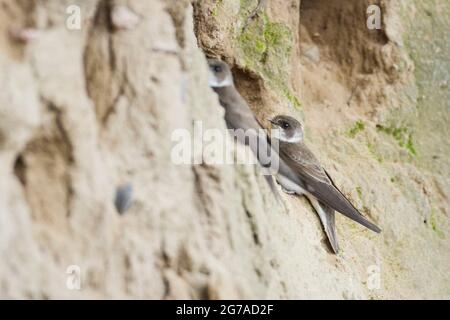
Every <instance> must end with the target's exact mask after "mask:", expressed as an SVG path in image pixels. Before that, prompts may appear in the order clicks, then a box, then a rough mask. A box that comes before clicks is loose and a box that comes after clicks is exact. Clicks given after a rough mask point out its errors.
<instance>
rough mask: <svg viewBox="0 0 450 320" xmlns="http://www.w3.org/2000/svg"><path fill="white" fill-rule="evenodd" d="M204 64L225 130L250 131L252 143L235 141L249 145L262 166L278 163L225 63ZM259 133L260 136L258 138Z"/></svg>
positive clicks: (271, 179)
mask: <svg viewBox="0 0 450 320" xmlns="http://www.w3.org/2000/svg"><path fill="white" fill-rule="evenodd" d="M208 65H209V71H210V73H209V85H210V87H211V88H212V89H213V90H214V91H215V92H216V93H217V95H218V96H219V102H220V104H221V105H222V107H224V108H225V122H226V124H227V127H228V129H233V130H236V129H243V130H245V131H246V132H247V133H251V132H253V133H254V134H256V135H257V139H256V141H257V143H256V144H255V143H249V141H250V139H239V137H238V140H240V142H241V143H244V144H246V145H249V146H250V148H251V149H252V151H253V153H254V154H255V155H256V157H257V159H258V161H259V162H260V163H261V165H262V166H263V167H267V166H268V165H267V164H269V165H270V164H271V163H273V162H271V161H272V160H274V159H275V157H276V162H277V163H278V161H279V156H278V154H277V153H276V151H274V150H273V149H272V148H271V145H270V141H269V139H268V136H267V134H266V133H265V131H261V130H262V129H263V127H262V126H261V124H260V123H259V122H258V120H257V119H256V117H255V115H254V114H253V112H252V111H251V109H250V107H249V106H248V104H247V102H246V101H245V100H244V98H243V97H242V96H241V95H240V94H239V92H238V91H237V89H236V88H235V86H234V82H233V75H232V73H231V69H230V67H229V66H228V64H226V63H225V62H223V61H220V60H216V59H208ZM261 132H263V135H261ZM254 141H255V140H254ZM285 167H286V166H285ZM265 178H266V180H267V183H268V184H269V186H270V189H271V190H272V192H273V193H274V195H275V197H276V198H277V199H278V200H280V198H279V194H278V191H277V189H276V186H275V183H274V181H273V178H272V176H270V175H265Z"/></svg>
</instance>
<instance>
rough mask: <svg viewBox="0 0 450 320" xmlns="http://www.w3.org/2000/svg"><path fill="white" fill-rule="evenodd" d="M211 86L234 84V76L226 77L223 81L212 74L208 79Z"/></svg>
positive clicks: (218, 86) (219, 86)
mask: <svg viewBox="0 0 450 320" xmlns="http://www.w3.org/2000/svg"><path fill="white" fill-rule="evenodd" d="M208 83H209V86H210V87H211V88H221V87H229V86H232V85H233V78H232V77H226V78H225V79H224V80H222V81H220V82H219V81H217V78H216V77H215V76H214V75H212V74H210V75H209V79H208Z"/></svg>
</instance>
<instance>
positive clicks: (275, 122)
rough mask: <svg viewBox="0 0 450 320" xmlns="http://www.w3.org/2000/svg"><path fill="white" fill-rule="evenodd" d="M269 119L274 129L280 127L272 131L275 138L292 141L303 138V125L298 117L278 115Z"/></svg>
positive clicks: (298, 140)
mask: <svg viewBox="0 0 450 320" xmlns="http://www.w3.org/2000/svg"><path fill="white" fill-rule="evenodd" d="M269 121H270V123H271V125H272V129H278V130H274V131H273V133H272V136H273V137H274V138H275V139H278V140H281V141H284V142H291V143H296V142H300V141H302V140H303V126H302V124H301V123H300V122H299V121H297V120H296V119H294V118H292V117H290V116H285V115H278V116H276V117H275V118H273V119H271V120H269Z"/></svg>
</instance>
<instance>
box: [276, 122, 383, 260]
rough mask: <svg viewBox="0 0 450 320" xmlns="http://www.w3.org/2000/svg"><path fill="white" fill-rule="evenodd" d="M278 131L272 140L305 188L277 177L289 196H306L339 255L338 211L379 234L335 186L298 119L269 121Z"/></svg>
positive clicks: (373, 225) (374, 226)
mask: <svg viewBox="0 0 450 320" xmlns="http://www.w3.org/2000/svg"><path fill="white" fill-rule="evenodd" d="M269 121H270V122H271V124H272V127H273V128H274V129H278V130H273V131H272V137H273V138H276V139H278V140H279V142H280V143H279V154H280V157H281V159H282V160H283V161H284V162H285V163H286V164H287V165H288V166H289V167H290V168H292V169H293V171H294V172H295V174H296V175H297V177H298V178H299V179H300V180H301V181H302V182H303V184H302V185H299V184H297V183H294V182H293V180H292V179H286V176H283V175H280V174H279V175H277V181H278V182H279V183H280V184H281V186H282V187H283V189H284V190H285V191H287V192H288V193H295V194H297V195H306V196H307V197H308V200H309V201H310V202H311V204H312V206H313V207H314V209H315V210H316V211H317V213H318V215H319V217H320V220H321V222H322V225H323V227H324V229H325V233H326V234H327V237H328V239H329V241H330V244H331V247H332V249H333V251H334V252H335V253H337V252H338V251H339V245H338V241H337V237H336V226H335V216H334V212H335V210H336V211H338V212H340V213H342V214H343V215H345V216H347V217H348V218H350V219H352V220H354V221H356V222H358V223H360V224H362V225H363V226H365V227H366V228H368V229H370V230H372V231H375V232H377V233H379V232H380V231H381V229H380V228H378V227H377V226H376V225H375V224H373V223H372V222H370V221H369V220H367V219H366V218H365V217H364V216H363V215H362V214H361V213H360V212H359V211H358V210H357V209H356V208H355V207H354V206H353V205H352V204H351V203H350V201H349V200H348V199H347V198H346V197H345V196H344V195H343V194H342V192H341V191H339V189H338V188H337V187H336V186H335V184H334V183H333V181H332V180H331V178H330V176H329V175H328V173H327V172H326V171H325V169H324V168H323V167H322V165H321V164H320V162H319V161H318V160H317V158H316V157H315V156H314V154H313V153H312V152H311V150H309V148H308V147H307V146H306V145H305V143H304V142H303V136H304V133H303V127H302V125H301V123H300V122H298V121H297V120H296V119H294V118H292V117H289V116H285V115H279V116H276V117H275V118H273V119H271V120H269Z"/></svg>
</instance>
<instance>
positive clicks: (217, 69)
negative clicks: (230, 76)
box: [214, 66, 222, 72]
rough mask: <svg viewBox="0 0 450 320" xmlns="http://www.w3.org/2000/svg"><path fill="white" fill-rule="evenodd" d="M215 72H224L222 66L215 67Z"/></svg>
mask: <svg viewBox="0 0 450 320" xmlns="http://www.w3.org/2000/svg"><path fill="white" fill-rule="evenodd" d="M214 71H215V72H222V67H221V66H214Z"/></svg>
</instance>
